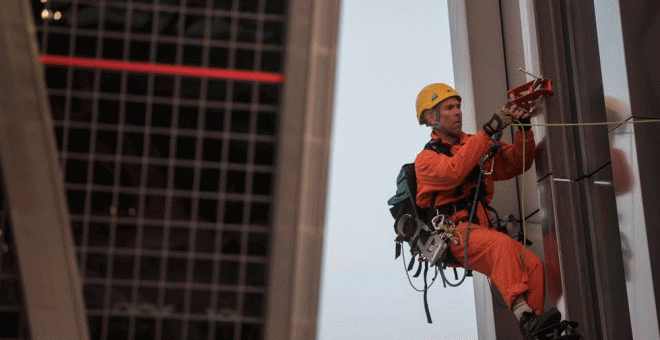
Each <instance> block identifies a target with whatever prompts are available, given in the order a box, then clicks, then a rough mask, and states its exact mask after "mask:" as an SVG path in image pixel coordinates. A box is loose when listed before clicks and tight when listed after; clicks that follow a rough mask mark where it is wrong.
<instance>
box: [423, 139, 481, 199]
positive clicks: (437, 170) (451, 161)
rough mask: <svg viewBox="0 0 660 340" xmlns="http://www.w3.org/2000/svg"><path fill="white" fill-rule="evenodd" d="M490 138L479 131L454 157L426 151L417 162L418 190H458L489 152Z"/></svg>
mask: <svg viewBox="0 0 660 340" xmlns="http://www.w3.org/2000/svg"><path fill="white" fill-rule="evenodd" d="M490 144H491V141H490V137H488V135H486V133H485V132H483V131H479V133H477V134H476V135H474V136H473V137H472V138H469V139H468V140H467V142H466V143H465V144H463V145H461V146H460V147H459V149H458V151H456V152H455V153H454V155H453V156H452V157H448V156H445V155H443V154H438V153H436V152H435V151H433V150H424V151H422V152H420V153H419V155H418V156H417V159H416V160H415V172H416V174H417V183H418V188H419V187H420V185H421V186H423V187H424V189H425V190H431V191H443V190H451V189H454V188H456V187H457V186H458V185H460V184H461V183H463V180H464V179H465V177H467V175H468V174H469V173H470V171H472V169H473V168H474V167H475V166H476V165H477V164H479V161H480V160H481V157H482V156H484V155H485V154H486V152H488V147H489V146H490Z"/></svg>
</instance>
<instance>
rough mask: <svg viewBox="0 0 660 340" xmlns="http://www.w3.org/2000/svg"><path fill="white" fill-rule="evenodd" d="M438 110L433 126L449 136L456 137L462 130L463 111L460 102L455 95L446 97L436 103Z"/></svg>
mask: <svg viewBox="0 0 660 340" xmlns="http://www.w3.org/2000/svg"><path fill="white" fill-rule="evenodd" d="M438 107H439V110H438V111H439V112H438V115H437V116H436V117H434V118H435V120H436V121H435V122H432V123H433V127H435V128H437V129H439V130H440V132H442V133H445V134H447V135H448V136H450V137H458V136H459V135H460V134H461V132H463V112H462V111H461V102H460V101H459V100H458V98H456V97H451V98H447V99H445V100H443V101H441V102H440V104H438Z"/></svg>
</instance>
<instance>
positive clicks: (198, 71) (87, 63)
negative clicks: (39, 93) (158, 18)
mask: <svg viewBox="0 0 660 340" xmlns="http://www.w3.org/2000/svg"><path fill="white" fill-rule="evenodd" d="M40 60H41V63H42V64H46V65H57V66H74V67H82V68H93V69H104V70H114V71H126V72H138V73H155V74H169V75H177V76H187V77H207V78H220V79H233V80H244V81H256V82H263V83H283V82H284V75H282V74H279V73H271V72H255V71H239V70H227V69H218V68H206V67H196V66H179V65H168V64H152V63H145V62H137V61H124V60H107V59H94V58H82V57H68V56H59V55H49V54H42V55H41V56H40Z"/></svg>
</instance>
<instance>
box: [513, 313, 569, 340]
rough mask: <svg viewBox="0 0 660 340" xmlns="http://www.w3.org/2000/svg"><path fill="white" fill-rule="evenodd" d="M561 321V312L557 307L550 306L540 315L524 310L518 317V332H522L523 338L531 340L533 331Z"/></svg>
mask: <svg viewBox="0 0 660 340" xmlns="http://www.w3.org/2000/svg"><path fill="white" fill-rule="evenodd" d="M560 321H561V312H559V311H558V310H557V308H554V307H553V308H550V309H549V310H548V311H546V312H544V313H543V314H541V315H540V316H536V314H534V313H530V312H524V313H523V315H522V317H521V318H520V332H522V334H523V336H524V337H525V339H526V340H527V339H529V340H532V334H534V332H536V331H539V330H541V329H544V328H546V327H550V326H552V325H554V324H557V323H559V322H560Z"/></svg>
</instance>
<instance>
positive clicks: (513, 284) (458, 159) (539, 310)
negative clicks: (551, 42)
mask: <svg viewBox="0 0 660 340" xmlns="http://www.w3.org/2000/svg"><path fill="white" fill-rule="evenodd" d="M416 106H417V120H418V121H419V124H420V125H421V124H426V125H427V126H430V127H432V128H433V132H432V133H431V141H430V142H429V143H428V144H427V145H426V147H425V148H424V150H423V151H422V152H420V153H419V154H418V155H417V158H416V159H415V172H416V176H417V205H419V206H420V207H421V208H428V207H431V206H433V207H435V208H436V209H437V211H438V213H440V214H444V215H449V216H451V218H452V220H453V222H454V223H455V225H456V227H457V229H458V230H457V231H455V232H454V234H458V235H455V236H457V237H458V238H459V239H460V240H461V242H459V244H454V243H453V242H450V249H451V254H452V255H453V257H454V258H455V259H456V260H457V261H458V262H460V263H461V264H463V263H464V256H465V253H464V250H465V244H466V231H467V227H468V219H469V215H470V211H471V208H472V202H473V200H474V195H475V191H476V190H475V189H476V187H477V180H478V175H479V171H480V167H479V166H480V163H481V158H482V157H483V156H485V155H487V154H488V152H489V150H490V147H491V145H492V144H493V141H492V138H491V137H492V136H493V134H495V133H498V132H501V131H502V130H503V129H504V128H506V127H507V126H508V125H509V124H511V122H512V121H513V120H517V121H520V122H521V123H529V119H530V114H529V112H527V111H525V110H524V109H521V108H517V107H515V106H513V107H511V108H510V109H509V108H503V109H502V110H500V111H499V112H498V113H496V114H494V115H493V117H492V118H491V119H490V120H489V121H488V122H487V123H486V124H485V125H484V127H483V130H480V131H479V132H478V133H477V134H475V135H469V134H466V133H464V132H463V130H462V127H463V124H462V115H463V114H462V112H461V97H460V95H459V94H458V92H456V90H454V89H453V88H451V87H450V86H448V85H445V84H431V85H428V86H426V87H425V88H424V89H422V90H421V91H420V93H419V95H418V96H417V105H416ZM519 130H520V131H518V132H517V133H516V136H515V141H514V143H513V144H507V143H504V142H500V145H501V150H498V151H497V152H495V154H494V157H493V158H491V159H488V160H487V161H486V162H485V163H484V165H483V169H485V170H489V169H491V165H492V164H491V162H493V161H494V162H495V164H494V165H493V171H492V174H490V175H482V183H481V185H480V187H481V188H480V190H479V191H480V197H479V202H478V203H477V205H478V206H477V208H476V212H475V216H474V218H473V219H472V223H471V224H470V233H469V236H468V237H469V239H468V240H467V246H468V247H467V262H468V263H467V266H468V268H469V269H473V270H476V271H478V272H480V273H482V274H485V275H487V276H488V277H489V278H490V279H491V281H492V282H493V283H494V284H495V286H497V288H498V289H499V291H500V292H501V294H502V296H503V297H504V301H506V304H507V305H508V306H509V308H511V310H512V311H513V312H514V314H515V315H516V317H517V319H518V320H519V322H520V330H521V332H522V333H523V335H524V336H525V337H531V334H532V333H533V332H534V331H537V330H540V329H543V328H545V327H548V326H550V325H553V324H556V323H558V322H559V321H561V313H559V311H558V310H557V309H556V308H552V309H550V310H549V311H547V312H545V313H543V304H544V299H545V285H544V282H545V281H544V277H543V263H542V262H541V260H540V259H539V258H538V257H537V256H536V255H535V254H534V253H533V252H531V251H530V250H529V249H525V256H524V262H525V263H524V264H523V259H522V256H521V255H522V252H523V246H522V244H520V243H518V242H517V241H515V240H514V239H512V238H511V237H509V236H508V235H506V234H504V233H501V232H499V231H497V230H496V229H494V228H493V227H492V226H490V223H489V220H490V219H489V217H488V216H489V215H488V213H487V211H486V209H485V208H484V204H488V203H489V202H490V201H491V200H492V198H493V193H494V182H495V181H501V180H507V179H511V178H514V177H515V176H518V175H520V174H522V172H523V164H522V162H523V157H522V156H523V155H522V152H523V140H524V142H525V146H524V150H525V157H524V159H525V165H524V168H525V171H527V170H528V169H529V168H530V167H531V166H532V162H533V161H534V152H535V142H534V132H533V131H532V130H531V129H530V127H529V126H527V127H522V128H520V129H519ZM523 137H524V138H523ZM484 189H485V190H484ZM433 198H435V201H434V202H431V201H432V199H433Z"/></svg>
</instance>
